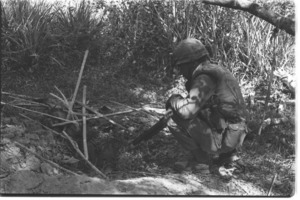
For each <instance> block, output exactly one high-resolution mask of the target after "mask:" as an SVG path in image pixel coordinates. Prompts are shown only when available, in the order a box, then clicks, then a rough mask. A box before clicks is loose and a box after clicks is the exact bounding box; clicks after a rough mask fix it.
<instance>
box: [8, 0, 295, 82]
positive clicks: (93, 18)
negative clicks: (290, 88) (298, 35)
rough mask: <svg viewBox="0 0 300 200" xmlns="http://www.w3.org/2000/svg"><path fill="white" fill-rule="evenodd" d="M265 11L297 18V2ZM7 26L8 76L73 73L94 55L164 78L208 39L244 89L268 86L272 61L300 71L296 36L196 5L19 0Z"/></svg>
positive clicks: (97, 59) (239, 14)
mask: <svg viewBox="0 0 300 200" xmlns="http://www.w3.org/2000/svg"><path fill="white" fill-rule="evenodd" d="M264 4H265V6H267V7H269V8H270V9H271V10H275V11H276V12H279V13H281V14H282V15H285V16H291V17H292V16H294V14H295V13H294V12H295V11H294V9H293V8H294V4H293V2H292V1H288V0H286V1H283V2H279V1H278V2H277V1H276V2H275V3H274V2H267V3H266V2H265V3H264ZM99 13H100V15H99ZM2 24H3V26H2V38H3V39H2V46H3V48H2V55H3V59H2V65H3V66H4V67H3V68H2V69H5V70H8V71H9V70H12V69H14V70H20V69H23V70H24V71H36V70H37V71H38V70H39V69H41V68H45V67H46V68H47V69H48V70H50V71H51V70H52V69H55V67H60V68H63V69H68V68H71V67H72V66H73V65H74V63H75V62H78V61H79V60H78V59H79V57H80V55H81V54H82V52H83V51H84V50H85V49H86V48H90V50H91V54H90V57H89V60H92V61H95V62H96V64H99V63H100V62H101V63H107V62H123V65H122V67H123V68H124V69H125V70H128V71H133V72H134V73H135V74H136V72H142V73H143V71H147V73H148V72H149V71H157V70H158V71H161V72H162V71H163V70H164V69H165V68H170V67H171V65H172V59H171V55H170V53H171V52H172V49H173V48H174V46H175V45H176V44H177V43H178V42H179V41H180V40H182V39H184V38H186V37H195V38H198V39H200V40H201V41H202V42H203V43H204V44H205V45H206V46H207V48H208V50H209V52H210V55H211V58H212V60H213V61H216V62H219V63H220V64H223V65H224V66H226V67H227V68H228V69H230V70H231V71H232V72H233V73H234V74H235V76H236V77H237V78H238V79H239V80H240V82H241V83H248V82H249V81H251V82H254V79H255V81H256V82H257V83H259V82H260V81H263V80H265V78H266V77H267V75H268V72H269V69H270V61H271V60H275V63H274V62H273V65H275V66H274V67H276V68H283V69H284V70H287V69H292V68H293V67H294V65H295V63H294V54H293V52H294V50H293V46H294V38H293V37H292V36H289V35H287V34H286V33H285V32H284V31H279V33H278V34H277V36H276V38H275V40H271V38H272V37H273V36H274V34H273V32H274V27H273V26H272V25H270V24H268V23H267V22H265V21H263V20H261V19H259V18H257V17H254V16H252V15H250V14H248V13H245V12H242V11H237V10H232V9H227V8H222V7H218V6H209V5H205V4H201V3H200V2H199V1H196V0H193V1H179V0H169V1H125V0H123V1H118V3H112V2H111V3H107V2H105V1H100V0H99V1H96V0H95V1H92V2H89V1H81V2H80V3H79V4H76V5H73V6H65V5H61V4H57V3H55V4H52V5H49V4H46V3H45V2H40V3H31V2H30V1H29V0H12V1H6V2H5V3H3V6H2ZM274 58H275V59H274ZM118 66H120V65H118ZM115 70H117V69H115ZM255 84H256V83H255Z"/></svg>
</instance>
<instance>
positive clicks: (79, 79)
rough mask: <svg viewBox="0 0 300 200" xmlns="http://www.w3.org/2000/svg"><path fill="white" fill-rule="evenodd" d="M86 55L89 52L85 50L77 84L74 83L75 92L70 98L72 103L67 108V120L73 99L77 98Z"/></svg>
mask: <svg viewBox="0 0 300 200" xmlns="http://www.w3.org/2000/svg"><path fill="white" fill-rule="evenodd" d="M88 54H89V50H86V51H85V53H84V57H83V61H82V64H81V68H80V72H79V76H78V79H77V83H76V87H75V91H74V94H73V98H72V101H71V103H70V106H69V111H68V115H67V119H69V117H70V114H71V112H72V109H73V105H74V103H75V99H76V96H77V92H78V89H79V85H80V82H81V78H82V74H83V69H84V66H85V62H86V59H87V56H88Z"/></svg>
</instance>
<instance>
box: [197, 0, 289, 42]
mask: <svg viewBox="0 0 300 200" xmlns="http://www.w3.org/2000/svg"><path fill="white" fill-rule="evenodd" d="M203 3H205V4H210V5H217V6H222V7H226V8H232V9H237V10H243V11H246V12H249V13H251V14H252V15H255V16H257V17H259V18H261V19H263V20H265V21H266V22H268V23H270V24H272V25H274V26H275V27H277V28H279V29H282V30H284V31H286V32H287V33H288V34H290V35H292V36H295V20H294V19H290V18H286V17H283V16H281V15H279V14H277V13H274V12H273V11H271V10H268V9H266V8H264V7H262V6H260V5H259V4H257V3H255V2H253V1H249V0H203Z"/></svg>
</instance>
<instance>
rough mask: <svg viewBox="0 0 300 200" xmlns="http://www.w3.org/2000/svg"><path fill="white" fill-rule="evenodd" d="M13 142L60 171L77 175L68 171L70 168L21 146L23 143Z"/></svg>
mask: <svg viewBox="0 0 300 200" xmlns="http://www.w3.org/2000/svg"><path fill="white" fill-rule="evenodd" d="M14 143H15V144H16V146H18V147H20V148H22V149H24V150H26V151H28V152H29V153H31V154H33V155H34V156H36V157H37V158H39V159H40V160H43V161H45V162H47V163H49V164H50V165H52V166H54V167H56V168H58V169H60V170H62V171H65V172H67V173H69V174H72V175H75V176H79V174H76V173H75V172H72V171H70V170H68V169H66V168H64V167H61V166H60V165H58V164H56V163H55V162H52V161H51V160H47V159H45V158H43V157H42V156H40V155H38V154H36V153H34V152H33V151H31V150H30V149H28V148H27V147H25V146H23V145H22V144H20V143H19V142H14Z"/></svg>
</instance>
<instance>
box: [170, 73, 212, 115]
mask: <svg viewBox="0 0 300 200" xmlns="http://www.w3.org/2000/svg"><path fill="white" fill-rule="evenodd" d="M215 88H216V83H215V82H214V80H213V79H212V78H210V77H209V76H208V75H200V76H198V77H197V78H195V80H194V81H193V82H192V87H191V89H190V91H189V95H188V96H187V98H185V99H178V100H177V101H176V102H175V103H174V104H173V105H172V107H173V110H174V111H175V112H176V114H178V115H179V116H180V117H181V118H183V119H192V118H194V117H196V115H197V113H198V111H199V110H200V109H201V108H202V107H203V105H204V104H205V102H206V101H207V100H208V99H209V98H210V97H211V96H212V95H213V94H214V91H215Z"/></svg>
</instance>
